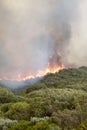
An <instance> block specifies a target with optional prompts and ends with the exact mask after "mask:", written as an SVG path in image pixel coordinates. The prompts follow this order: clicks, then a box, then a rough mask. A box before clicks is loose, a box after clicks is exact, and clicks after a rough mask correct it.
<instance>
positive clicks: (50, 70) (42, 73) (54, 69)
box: [0, 64, 65, 81]
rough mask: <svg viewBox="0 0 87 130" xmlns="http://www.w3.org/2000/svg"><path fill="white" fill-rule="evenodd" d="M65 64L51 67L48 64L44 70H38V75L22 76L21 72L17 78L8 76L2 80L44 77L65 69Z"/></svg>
mask: <svg viewBox="0 0 87 130" xmlns="http://www.w3.org/2000/svg"><path fill="white" fill-rule="evenodd" d="M64 68H65V67H64V65H63V64H62V65H61V66H55V67H50V66H49V65H48V67H47V68H46V69H44V70H39V71H38V72H37V74H36V75H33V74H28V75H27V76H21V75H20V74H19V75H18V76H17V78H16V79H11V78H7V77H3V78H2V79H0V80H11V81H15V80H16V81H25V80H28V79H34V78H37V77H43V76H45V75H46V74H48V73H52V74H54V73H56V72H59V71H60V70H62V69H64Z"/></svg>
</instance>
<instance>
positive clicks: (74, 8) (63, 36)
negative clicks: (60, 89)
mask: <svg viewBox="0 0 87 130" xmlns="http://www.w3.org/2000/svg"><path fill="white" fill-rule="evenodd" d="M86 12H87V1H86V0H83V1H82V0H67V1H66V2H65V0H44V1H42V0H36V1H35V0H0V77H1V78H2V77H5V76H6V77H9V78H13V79H15V78H17V75H18V74H20V75H21V76H24V75H27V74H29V73H32V74H34V75H36V74H37V72H38V71H39V70H43V69H44V68H45V67H46V66H47V65H48V63H49V65H50V66H54V65H55V64H56V65H61V64H62V63H63V64H64V65H65V66H71V65H74V66H83V65H87V61H86V59H87V51H86V49H87V36H86V35H87V16H86Z"/></svg>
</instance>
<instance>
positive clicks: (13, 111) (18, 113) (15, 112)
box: [5, 102, 29, 120]
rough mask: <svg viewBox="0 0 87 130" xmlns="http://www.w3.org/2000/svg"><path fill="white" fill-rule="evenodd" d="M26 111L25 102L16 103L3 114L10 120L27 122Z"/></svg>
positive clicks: (26, 105)
mask: <svg viewBox="0 0 87 130" xmlns="http://www.w3.org/2000/svg"><path fill="white" fill-rule="evenodd" d="M28 109H29V104H27V103H26V102H17V103H14V104H12V106H11V107H10V109H9V111H7V113H5V116H6V117H8V118H10V119H16V120H28V119H29V116H28Z"/></svg>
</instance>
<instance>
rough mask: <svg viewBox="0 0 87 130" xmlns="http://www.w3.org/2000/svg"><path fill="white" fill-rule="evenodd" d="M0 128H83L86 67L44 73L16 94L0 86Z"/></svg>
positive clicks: (86, 110) (85, 125) (86, 124)
mask: <svg viewBox="0 0 87 130" xmlns="http://www.w3.org/2000/svg"><path fill="white" fill-rule="evenodd" d="M0 117H1V118H0V130H3V129H6V130H87V67H80V68H70V69H64V70H61V71H60V72H59V73H55V74H48V75H46V76H45V77H44V78H43V79H42V80H40V81H39V82H38V83H36V84H34V85H31V86H27V87H26V86H25V88H23V89H22V90H20V94H17V93H16V94H15V93H14V92H12V91H11V90H9V89H6V88H3V87H0Z"/></svg>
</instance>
